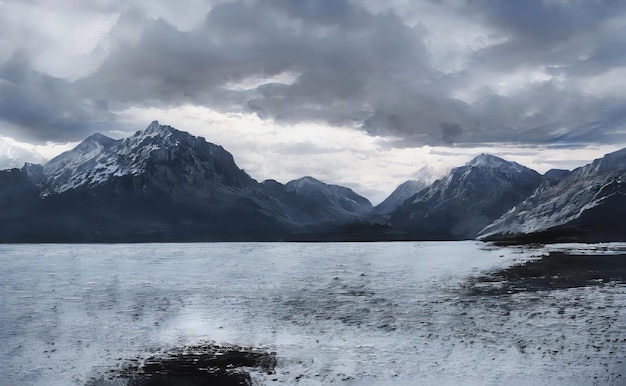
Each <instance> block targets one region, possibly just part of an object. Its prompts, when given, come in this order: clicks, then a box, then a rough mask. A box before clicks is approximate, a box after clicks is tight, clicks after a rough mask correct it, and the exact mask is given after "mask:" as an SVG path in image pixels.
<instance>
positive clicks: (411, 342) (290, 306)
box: [0, 242, 626, 386]
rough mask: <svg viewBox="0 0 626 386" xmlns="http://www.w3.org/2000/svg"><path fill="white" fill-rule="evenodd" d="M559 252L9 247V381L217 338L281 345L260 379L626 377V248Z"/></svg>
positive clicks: (528, 381)
mask: <svg viewBox="0 0 626 386" xmlns="http://www.w3.org/2000/svg"><path fill="white" fill-rule="evenodd" d="M555 248H557V247H554V246H551V247H547V248H543V249H542V248H538V249H533V250H530V249H523V248H512V247H506V248H505V247H502V248H500V247H495V246H489V245H485V244H482V243H475V242H436V243H435V242H432V243H328V244H305V243H302V244H297V243H230V244H229V243H224V244H222V243H217V244H140V245H11V246H0V264H1V265H0V274H1V276H0V277H1V278H2V282H1V296H2V312H1V314H0V355H1V356H0V365H1V366H0V367H1V368H2V372H1V373H0V377H1V378H0V384H2V385H9V386H12V385H64V386H66V385H72V384H75V385H81V386H82V385H85V384H86V383H87V382H89V380H90V379H102V378H104V377H107V376H108V375H107V374H110V373H111V370H115V369H118V368H119V367H120V366H123V364H124V363H127V361H128V360H129V359H133V358H140V359H141V358H150V357H154V356H155V355H157V354H159V353H167V352H169V351H171V350H172V349H175V348H176V347H184V346H188V345H195V344H198V343H199V342H205V341H215V342H217V343H230V344H236V345H242V346H254V347H258V348H262V349H267V350H268V351H275V352H276V355H277V366H276V369H275V372H274V373H273V374H267V373H265V372H254V371H253V372H252V376H253V378H255V379H256V380H257V381H258V382H259V383H261V384H300V385H326V384H328V383H331V382H343V383H344V384H349V385H371V384H384V385H412V384H415V380H419V381H420V382H419V383H421V384H437V385H445V384H450V385H455V384H477V385H479V384H480V385H483V384H487V385H489V384H494V385H496V384H497V385H500V384H509V385H511V384H512V385H515V384H519V385H533V384H536V385H540V384H541V385H544V384H552V385H555V384H556V385H571V384H611V383H613V384H621V383H623V377H624V376H625V374H626V366H625V365H624V364H623V358H624V356H625V355H624V354H626V340H625V338H626V337H624V336H623V331H626V315H625V314H626V308H625V307H624V306H625V304H626V287H625V285H624V265H625V264H624V260H625V259H624V255H617V254H616V255H615V256H612V257H611V256H610V255H611V253H612V251H616V252H617V253H619V252H622V253H623V248H624V245H618V244H610V245H605V246H602V248H603V250H597V249H596V248H598V247H597V246H584V245H574V246H571V245H570V246H566V247H564V248H565V250H564V251H563V250H561V251H560V250H555ZM557 249H558V248H557ZM581 249H582V250H584V251H585V252H584V254H586V256H581V255H582V254H583V252H581ZM550 252H552V255H550V256H548V255H549V253H550ZM599 253H602V254H603V256H602V258H603V259H605V260H602V262H603V263H601V264H600V266H599V265H598V264H599V263H598V262H599V261H600V260H598V259H599V257H598V256H594V255H596V254H599ZM572 255H575V256H573V257H572ZM606 255H609V256H606ZM541 256H548V257H546V258H544V259H538V258H539V257H541ZM596 258H598V259H596ZM584 259H589V260H584ZM594 259H595V260H594ZM605 263H606V264H605ZM602 264H605V265H602Z"/></svg>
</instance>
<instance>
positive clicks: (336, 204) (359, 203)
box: [263, 177, 372, 225]
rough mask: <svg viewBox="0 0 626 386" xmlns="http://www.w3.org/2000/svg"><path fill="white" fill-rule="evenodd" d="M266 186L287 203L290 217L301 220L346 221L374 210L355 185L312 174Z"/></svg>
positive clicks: (277, 197) (286, 207) (286, 206)
mask: <svg viewBox="0 0 626 386" xmlns="http://www.w3.org/2000/svg"><path fill="white" fill-rule="evenodd" d="M270 184H271V185H272V186H271V187H270V188H269V190H266V191H267V192H268V193H269V194H270V195H272V196H273V197H274V198H276V199H277V200H278V201H279V202H281V203H282V204H283V205H284V206H285V211H286V212H287V213H289V217H290V218H292V219H293V220H295V221H297V222H298V223H301V224H304V225H312V224H319V223H343V222H347V221H354V220H356V219H358V218H360V217H361V216H363V215H365V214H368V213H369V212H371V210H372V204H371V203H370V202H369V200H367V199H366V198H364V197H362V196H359V195H358V194H356V193H355V192H354V191H352V189H349V188H346V187H343V186H338V185H329V184H325V183H323V182H321V181H318V180H316V179H315V178H313V177H302V178H299V179H297V180H293V181H289V182H288V183H287V184H286V185H281V184H279V183H277V182H276V181H272V182H268V181H266V182H264V183H263V185H264V186H268V185H270Z"/></svg>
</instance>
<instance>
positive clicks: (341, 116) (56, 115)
mask: <svg viewBox="0 0 626 386" xmlns="http://www.w3.org/2000/svg"><path fill="white" fill-rule="evenodd" d="M423 3H425V2H423ZM98 4H100V5H99V7H100V9H114V8H116V7H117V6H118V5H116V4H117V3H116V2H114V1H103V2H100V3H98ZM120 4H121V3H120ZM407 4H408V5H405V7H406V6H408V7H411V6H412V5H411V3H407ZM433 4H435V5H436V6H437V7H440V9H441V10H443V11H442V12H443V14H444V16H445V14H446V13H448V14H449V15H450V17H451V18H453V17H455V18H457V19H458V18H462V19H464V20H469V21H470V22H472V23H475V24H477V25H480V26H482V27H483V28H484V29H485V30H486V31H488V34H489V37H490V38H495V41H496V42H495V43H494V44H492V45H487V46H485V47H483V48H481V49H475V50H474V51H468V52H466V65H465V66H464V67H463V68H461V69H459V70H455V71H451V72H450V71H448V72H445V73H444V72H443V71H441V70H440V69H439V68H436V67H435V65H434V63H435V61H434V60H433V52H432V50H431V49H430V48H429V44H431V43H432V41H435V42H436V41H437V39H438V37H437V36H435V35H433V32H432V31H431V30H429V29H428V28H427V27H426V26H427V25H428V23H425V22H424V23H420V22H418V23H415V21H410V20H406V19H403V14H401V13H399V12H394V10H393V8H392V9H390V10H387V11H376V12H374V11H371V10H369V9H367V8H365V7H363V6H362V5H361V3H359V2H350V1H345V0H337V1H321V0H277V1H267V2H266V1H262V2H243V1H235V2H219V3H217V4H216V5H214V6H213V7H212V8H210V11H208V13H206V16H205V17H204V19H203V21H202V22H201V23H199V24H197V25H195V27H194V28H190V29H184V30H183V29H179V28H178V27H177V26H176V25H175V24H174V23H172V22H171V21H168V20H166V19H151V18H149V17H146V16H145V13H144V12H141V11H140V10H138V9H130V10H126V11H125V12H124V13H123V14H122V15H121V16H120V18H119V19H118V21H117V24H116V25H115V26H114V27H113V29H112V31H111V33H110V35H109V41H108V45H109V48H110V52H109V54H108V56H107V57H106V59H105V60H104V61H103V62H102V63H101V65H100V66H99V67H98V68H97V70H95V71H94V72H93V73H91V74H89V75H88V76H85V77H83V78H82V79H79V80H76V81H74V82H70V81H67V80H63V79H55V78H52V77H50V76H48V75H45V74H41V73H37V72H35V71H33V70H29V68H28V67H29V63H28V60H27V59H23V60H22V62H21V64H19V65H16V64H15V63H16V59H13V60H11V61H9V62H6V63H5V64H4V65H2V68H1V70H0V71H1V73H0V77H2V79H0V92H1V93H2V100H3V103H2V105H1V106H0V119H2V120H4V121H8V122H11V123H13V124H15V125H17V126H19V127H21V128H22V133H21V134H22V136H24V137H32V138H40V139H55V140H64V139H77V138H80V137H82V136H84V135H82V134H84V133H86V132H90V131H92V130H93V129H94V127H95V126H98V125H99V124H100V123H99V122H109V123H111V122H114V121H115V120H116V117H115V115H114V114H113V113H112V112H114V111H121V110H124V109H125V108H128V107H131V106H139V107H173V106H179V105H183V104H195V105H203V106H207V107H209V108H213V109H217V110H220V111H248V112H254V113H256V114H258V115H259V116H260V117H262V118H268V119H274V120H276V121H278V122H286V123H294V122H302V121H320V122H326V123H330V124H336V125H351V126H354V127H356V128H358V129H362V130H365V131H367V132H368V133H371V134H373V135H391V136H396V137H399V138H402V144H403V145H413V144H468V143H479V142H496V141H505V142H520V143H547V142H554V141H557V142H558V141H560V142H572V143H575V142H612V141H620V140H622V141H623V140H624V138H623V137H622V134H620V133H619V132H620V129H622V131H623V125H624V121H625V117H626V112H625V109H624V107H623V103H622V98H619V97H618V96H615V95H603V94H598V93H596V94H593V93H591V94H590V93H587V92H586V91H585V88H584V87H583V85H584V82H585V81H589V80H590V79H591V77H593V76H597V75H602V74H607V73H609V72H610V71H611V70H615V69H623V68H624V66H626V50H624V49H623V48H624V45H625V44H626V38H625V36H626V23H624V22H623V20H624V18H625V17H626V3H624V2H621V1H595V2H583V1H580V2H579V1H565V0H562V1H558V0H554V1H549V0H543V1H539V0H527V1H506V0H500V1H497V0H490V1H480V0H478V1H456V2H434V1H433ZM199 9H200V10H202V12H204V10H205V9H208V8H199ZM398 9H402V8H398ZM439 17H441V14H440V15H439ZM417 18H418V19H420V18H422V19H421V20H423V21H426V20H427V19H428V18H429V15H427V14H423V15H418V17H417ZM418 21H419V20H418ZM0 28H1V27H0ZM9 32H10V31H9ZM444 42H445V40H444ZM443 48H444V49H445V47H443ZM18 69H19V70H18ZM525 69H532V70H534V71H540V72H543V73H544V74H546V76H547V75H550V76H552V78H547V79H543V80H541V81H533V80H532V79H523V81H522V83H523V84H522V86H520V87H517V88H514V89H512V90H507V91H506V92H498V90H494V89H492V88H490V87H489V86H485V87H483V88H480V89H477V90H474V91H472V92H471V93H473V94H475V95H474V97H473V98H470V99H469V100H465V101H464V100H461V99H459V97H456V95H458V93H459V92H460V91H463V90H464V89H466V88H467V87H470V86H471V85H474V86H475V85H476V84H479V85H480V84H482V83H484V84H487V85H489V84H491V83H490V80H491V78H501V77H507V76H516V74H517V73H518V72H519V71H523V70H525ZM281 74H283V75H284V74H292V75H293V76H294V77H295V78H294V81H293V82H292V83H270V84H263V85H260V86H256V85H253V86H250V87H249V88H248V89H245V88H246V87H245V84H246V82H249V83H250V82H252V81H253V80H254V79H257V78H263V79H267V78H272V77H278V76H280V75H281ZM522 76H523V75H522ZM233 84H234V85H238V86H239V87H232V85H233ZM250 84H252V83H250Z"/></svg>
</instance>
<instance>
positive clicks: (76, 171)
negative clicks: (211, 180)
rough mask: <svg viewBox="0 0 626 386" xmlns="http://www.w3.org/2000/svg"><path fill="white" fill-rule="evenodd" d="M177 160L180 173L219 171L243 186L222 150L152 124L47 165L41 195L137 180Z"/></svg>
mask: <svg viewBox="0 0 626 386" xmlns="http://www.w3.org/2000/svg"><path fill="white" fill-rule="evenodd" d="M177 160H178V161H179V162H182V163H185V165H182V166H181V167H184V169H185V171H186V172H187V173H194V170H195V172H196V173H201V174H202V173H204V175H209V174H211V173H213V172H215V170H214V169H215V168H218V169H220V170H221V172H218V174H219V173H222V172H223V173H226V174H229V173H230V174H233V175H234V174H237V177H233V178H234V180H237V181H239V182H241V183H244V184H245V181H243V180H246V178H244V177H246V176H243V175H241V176H240V175H239V174H241V173H243V174H245V173H244V172H242V171H241V170H239V169H238V168H236V166H233V165H234V161H233V158H232V155H230V153H228V152H227V151H225V150H224V149H223V148H222V147H220V146H217V145H214V144H211V143H208V142H206V141H205V140H204V139H203V138H199V137H195V136H193V135H191V134H189V133H186V132H183V131H179V130H176V129H174V128H173V127H171V126H164V125H160V124H159V122H158V121H153V122H152V123H150V125H149V126H148V127H147V128H146V129H145V130H141V131H137V132H136V133H135V134H134V135H132V136H131V137H128V138H125V139H122V140H114V139H111V138H108V137H106V136H104V135H102V134H94V135H92V136H90V137H88V138H87V139H85V140H84V141H83V142H81V143H80V144H79V145H78V146H76V147H75V148H74V149H72V150H70V151H68V152H65V153H63V154H61V155H60V156H58V157H56V158H54V159H52V160H50V161H49V162H48V163H47V164H46V165H44V169H43V174H44V180H43V182H42V185H43V187H44V189H43V195H44V196H46V195H49V194H51V193H61V192H64V191H66V190H69V189H73V188H77V187H79V186H83V185H87V186H94V185H98V184H100V183H102V182H104V181H107V180H109V179H111V178H114V177H122V176H125V175H138V174H141V173H143V172H144V171H145V170H146V168H147V167H148V166H149V165H156V164H159V163H164V164H168V163H169V164H172V163H174V162H178V161H177ZM217 164H219V165H221V166H216V165H217ZM235 169H236V170H235ZM210 170H212V171H210ZM231 172H232V173H231ZM240 172H241V173H240ZM248 178H249V177H248ZM226 179H228V178H226ZM234 180H233V181H234Z"/></svg>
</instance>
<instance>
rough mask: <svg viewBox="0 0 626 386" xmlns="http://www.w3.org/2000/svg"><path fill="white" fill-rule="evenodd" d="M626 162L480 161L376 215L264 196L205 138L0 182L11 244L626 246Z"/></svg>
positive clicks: (90, 146) (129, 145)
mask: <svg viewBox="0 0 626 386" xmlns="http://www.w3.org/2000/svg"><path fill="white" fill-rule="evenodd" d="M625 169H626V149H624V150H621V151H618V152H615V153H612V154H608V155H607V156H605V157H604V158H601V159H599V160H596V161H594V162H593V163H591V164H589V165H586V166H583V167H581V168H578V169H576V170H574V171H572V172H569V171H566V170H551V171H549V172H547V173H545V174H544V175H540V174H539V173H537V172H535V171H534V170H531V169H529V168H526V167H524V166H522V165H519V164H517V163H515V162H508V161H505V160H503V159H501V158H498V157H495V156H492V155H488V154H481V155H479V156H477V157H476V158H474V159H473V160H471V161H470V162H468V163H467V164H465V165H463V166H461V167H457V168H454V169H452V170H451V171H450V173H449V174H448V175H446V176H445V177H443V178H441V179H439V180H437V181H435V182H434V183H432V184H431V185H428V186H427V185H426V184H425V183H422V182H419V181H407V182H405V183H403V184H402V185H400V186H399V187H398V188H397V189H396V190H395V191H394V192H393V193H392V194H391V195H390V196H389V197H388V198H387V199H386V200H384V201H383V202H382V203H381V204H379V205H378V206H376V207H373V206H372V204H371V203H370V202H369V201H368V200H367V199H366V198H364V197H362V196H360V195H358V194H357V193H355V192H354V191H352V190H351V189H349V188H346V187H342V186H337V185H330V184H326V183H323V182H321V181H319V180H317V179H315V178H313V177H308V176H307V177H302V178H300V179H297V180H294V181H290V182H288V183H286V184H281V183H279V182H277V181H275V180H266V181H263V182H258V181H256V180H254V179H253V178H252V177H250V176H249V175H248V174H247V173H246V172H245V171H244V170H242V169H240V168H239V167H238V166H237V165H236V163H235V161H234V159H233V156H232V155H231V154H230V153H229V152H228V151H226V150H225V149H224V148H222V147H221V146H218V145H215V144H212V143H209V142H207V141H206V140H205V139H204V138H201V137H195V136H193V135H191V134H189V133H186V132H183V131H179V130H176V129H174V128H172V127H170V126H166V125H161V124H159V123H158V122H156V121H155V122H152V123H151V124H150V125H149V126H148V127H147V128H146V129H145V130H141V131H137V132H136V133H135V134H134V135H132V136H130V137H128V138H125V139H119V140H116V139H112V138H109V137H106V136H104V135H101V134H94V135H92V136H90V137H88V138H86V139H85V140H84V141H83V142H81V143H80V144H79V145H77V146H76V147H75V148H74V149H72V150H69V151H67V152H65V153H62V154H60V155H59V156H57V157H55V158H53V159H51V160H50V161H48V162H47V163H45V164H44V165H36V164H25V165H24V167H23V168H21V169H8V170H2V171H0V242H5V243H6V242H142V241H250V240H267V241H269V240H272V241H276V240H316V241H325V240H337V241H340V240H460V239H473V238H477V237H478V238H480V239H483V240H493V241H505V242H534V241H543V242H550V241H562V240H567V241H572V240H584V241H596V240H599V241H607V240H609V241H610V240H625V239H626V227H625V226H624V225H622V221H621V219H622V218H624V214H625V213H624V212H625V211H626V209H625V208H626V187H625V183H624V181H625V180H626V178H625V174H626V173H625Z"/></svg>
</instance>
